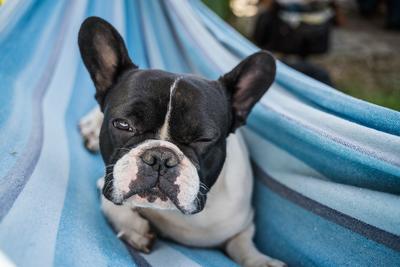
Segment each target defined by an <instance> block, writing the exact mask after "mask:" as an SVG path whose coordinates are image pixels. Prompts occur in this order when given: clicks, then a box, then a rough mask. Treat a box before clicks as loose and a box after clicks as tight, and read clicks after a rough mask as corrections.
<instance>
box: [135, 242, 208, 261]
mask: <svg viewBox="0 0 400 267" xmlns="http://www.w3.org/2000/svg"><path fill="white" fill-rule="evenodd" d="M142 256H143V258H145V259H146V261H148V262H149V263H150V264H151V265H152V266H175V267H187V266H193V267H196V266H202V265H199V264H197V263H196V262H194V261H192V260H190V259H189V258H187V257H186V256H184V255H183V254H181V253H180V252H178V251H177V250H175V249H173V248H172V247H170V246H168V245H166V244H165V243H164V242H162V241H158V242H157V243H156V244H155V245H154V251H153V252H152V253H150V254H142Z"/></svg>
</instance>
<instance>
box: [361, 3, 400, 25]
mask: <svg viewBox="0 0 400 267" xmlns="http://www.w3.org/2000/svg"><path fill="white" fill-rule="evenodd" d="M357 4H358V10H359V12H360V14H361V15H362V16H364V17H367V18H370V17H372V16H374V15H376V14H377V13H378V11H379V10H380V8H381V9H383V10H384V12H385V17H386V18H385V20H386V22H385V27H386V28H387V29H391V30H400V1H399V0H385V1H383V0H357Z"/></svg>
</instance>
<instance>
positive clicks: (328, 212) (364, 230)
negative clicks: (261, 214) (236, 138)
mask: <svg viewBox="0 0 400 267" xmlns="http://www.w3.org/2000/svg"><path fill="white" fill-rule="evenodd" d="M252 166H253V170H254V172H255V175H256V176H257V177H258V178H260V179H262V181H263V182H264V183H265V184H266V185H267V186H268V188H269V189H271V190H272V191H274V192H275V193H278V194H279V195H280V196H282V197H284V198H286V199H288V200H290V201H292V202H293V203H296V204H297V205H299V206H301V207H303V208H305V209H307V210H309V211H311V212H313V213H315V214H317V215H319V216H321V217H323V218H325V219H328V220H330V221H333V222H335V223H337V224H339V225H341V226H343V227H346V228H348V229H350V230H352V231H354V232H356V233H358V234H360V235H363V236H365V237H367V238H369V239H371V240H374V241H375V242H378V243H381V244H383V245H385V246H387V247H390V248H392V249H394V250H396V251H399V252H400V236H399V235H394V234H391V233H388V232H386V231H383V230H382V229H379V228H376V227H374V226H372V225H369V224H366V223H364V222H362V221H359V220H357V219H355V218H352V217H350V216H348V215H346V214H343V213H341V212H338V211H336V210H333V209H331V208H329V207H327V206H324V205H322V204H320V203H318V202H316V201H313V200H312V199H310V198H308V197H305V196H303V195H302V194H300V193H298V192H296V191H293V190H291V189H290V188H288V187H287V186H285V185H283V184H281V183H279V182H278V181H276V180H275V179H273V178H271V177H270V176H269V175H268V174H266V173H265V172H264V171H262V169H261V168H260V167H259V166H258V165H257V164H254V162H253V164H252Z"/></svg>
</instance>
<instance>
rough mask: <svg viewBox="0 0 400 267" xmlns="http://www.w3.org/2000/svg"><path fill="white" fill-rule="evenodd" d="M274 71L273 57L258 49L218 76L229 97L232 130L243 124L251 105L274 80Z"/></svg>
mask: <svg viewBox="0 0 400 267" xmlns="http://www.w3.org/2000/svg"><path fill="white" fill-rule="evenodd" d="M275 72H276V66H275V59H274V57H273V56H272V55H271V54H270V53H268V52H266V51H260V52H257V53H255V54H253V55H251V56H249V57H247V58H245V59H244V60H243V61H242V62H240V63H239V65H237V66H236V67H235V68H234V69H233V70H231V71H230V72H228V73H226V74H224V75H223V76H222V77H220V78H219V81H220V82H221V83H222V85H223V86H224V87H225V88H226V90H227V91H228V94H229V95H230V98H231V105H232V113H233V121H232V127H231V131H232V132H234V131H235V130H236V129H237V128H238V127H240V126H242V125H244V124H245V122H246V119H247V116H248V115H249V113H250V111H251V109H252V108H253V106H254V105H255V104H256V103H257V101H258V100H260V98H261V97H262V96H263V95H264V93H265V92H266V91H267V90H268V88H269V87H270V86H271V84H272V82H273V81H274V79H275Z"/></svg>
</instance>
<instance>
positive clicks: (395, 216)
mask: <svg viewBox="0 0 400 267" xmlns="http://www.w3.org/2000/svg"><path fill="white" fill-rule="evenodd" d="M243 133H244V137H245V140H246V143H247V145H248V147H249V151H250V154H251V155H252V158H253V161H254V163H256V164H257V165H258V166H259V167H260V169H262V170H263V171H264V172H267V173H268V174H269V175H270V176H271V177H274V178H275V179H276V180H277V181H278V182H280V183H281V184H283V185H285V186H287V187H288V188H290V189H291V190H293V191H296V192H298V193H300V194H302V195H304V196H306V197H308V198H310V199H312V200H313V201H316V202H319V203H321V204H323V205H325V206H328V207H329V208H331V209H334V210H337V211H339V212H341V213H344V214H347V215H349V216H351V217H353V218H355V219H358V220H360V221H363V222H365V223H367V224H370V225H372V226H375V227H377V228H380V229H382V230H384V231H387V232H390V233H392V234H395V235H400V228H399V221H400V210H399V209H398V208H397V207H398V206H400V197H399V196H396V195H391V194H387V193H382V192H379V191H373V190H369V189H363V188H356V187H354V186H349V185H343V184H338V183H334V182H332V181H329V180H328V179H327V178H326V177H324V176H323V175H322V174H320V173H318V172H317V171H315V170H314V169H312V168H311V167H309V166H307V165H306V164H304V163H303V162H301V161H300V160H298V159H297V158H295V157H294V156H292V155H290V154H289V153H288V152H286V151H284V150H283V149H280V148H279V147H277V146H275V145H273V144H272V143H270V142H269V141H268V140H265V139H263V138H262V137H261V136H259V135H258V134H256V133H254V132H252V131H250V130H247V129H246V130H244V131H243Z"/></svg>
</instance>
